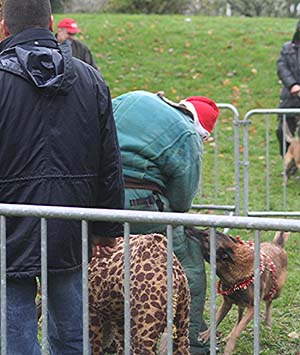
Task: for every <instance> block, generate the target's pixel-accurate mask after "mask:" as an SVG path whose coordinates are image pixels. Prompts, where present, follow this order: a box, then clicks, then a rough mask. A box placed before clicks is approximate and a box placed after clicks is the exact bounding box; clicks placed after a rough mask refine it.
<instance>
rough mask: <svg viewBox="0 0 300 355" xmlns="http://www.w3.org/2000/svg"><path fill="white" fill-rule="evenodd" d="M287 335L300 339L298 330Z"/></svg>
mask: <svg viewBox="0 0 300 355" xmlns="http://www.w3.org/2000/svg"><path fill="white" fill-rule="evenodd" d="M288 337H289V338H291V339H300V333H299V332H291V333H289V335H288ZM298 354H299V353H298ZM295 355H297V354H295Z"/></svg>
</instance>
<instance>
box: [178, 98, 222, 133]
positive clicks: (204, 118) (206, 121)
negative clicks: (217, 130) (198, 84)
mask: <svg viewBox="0 0 300 355" xmlns="http://www.w3.org/2000/svg"><path fill="white" fill-rule="evenodd" d="M182 103H183V104H185V103H187V105H186V106H187V108H190V105H189V103H190V104H192V105H193V108H194V110H195V111H196V114H197V117H198V120H199V122H200V124H201V126H202V127H203V128H204V129H205V130H206V131H208V132H209V133H211V132H212V130H213V129H214V126H215V123H216V121H217V118H218V116H219V109H218V107H217V105H216V103H215V102H214V101H213V100H211V99H209V98H207V97H204V96H191V97H188V98H186V99H185V100H183V101H182Z"/></svg>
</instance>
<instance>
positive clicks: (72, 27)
mask: <svg viewBox="0 0 300 355" xmlns="http://www.w3.org/2000/svg"><path fill="white" fill-rule="evenodd" d="M57 28H65V29H66V30H67V31H68V33H71V34H75V33H78V32H80V30H79V28H78V25H77V23H76V22H75V21H74V20H73V19H72V18H64V19H62V20H61V21H59V23H58V24H57Z"/></svg>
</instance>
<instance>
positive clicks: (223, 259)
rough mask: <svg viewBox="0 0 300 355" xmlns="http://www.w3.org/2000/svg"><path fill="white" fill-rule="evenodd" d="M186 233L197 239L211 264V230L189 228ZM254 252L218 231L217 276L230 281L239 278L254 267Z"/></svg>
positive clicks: (205, 257)
mask: <svg viewBox="0 0 300 355" xmlns="http://www.w3.org/2000/svg"><path fill="white" fill-rule="evenodd" d="M186 233H187V234H188V235H189V236H191V237H192V238H197V239H198V240H199V242H200V244H201V247H202V254H203V257H204V259H205V260H206V261H207V262H210V231H209V229H204V230H200V229H196V228H187V229H186ZM253 257H254V256H253V251H252V250H250V248H249V247H248V246H247V245H246V244H243V243H242V242H241V241H240V240H239V239H237V238H234V237H232V236H230V235H227V234H224V233H222V232H219V231H216V269H217V275H218V276H219V277H220V278H221V279H223V280H225V279H226V280H227V281H228V282H229V281H230V279H231V278H233V279H235V278H237V277H238V275H237V274H238V273H240V272H241V271H246V270H245V269H247V268H248V267H249V269H251V268H252V267H253V260H254V259H253Z"/></svg>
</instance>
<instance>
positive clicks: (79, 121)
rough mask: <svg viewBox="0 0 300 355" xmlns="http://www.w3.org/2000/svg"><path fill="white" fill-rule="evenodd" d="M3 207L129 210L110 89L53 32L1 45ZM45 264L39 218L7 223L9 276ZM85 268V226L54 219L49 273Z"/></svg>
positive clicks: (108, 231)
mask: <svg viewBox="0 0 300 355" xmlns="http://www.w3.org/2000/svg"><path fill="white" fill-rule="evenodd" d="M0 202H1V203H20V204H39V205H58V206H80V207H97V208H116V209H121V208H123V204H124V192H123V178H122V171H121V165H120V153H119V146H118V141H117V135H116V129H115V123H114V119H113V114H112V107H111V100H110V94H109V90H108V88H107V86H106V84H105V82H104V80H103V78H102V77H101V75H100V74H99V73H98V72H97V71H96V70H94V69H93V68H92V67H91V66H89V65H87V64H85V63H83V62H81V61H80V60H77V59H75V58H72V56H71V49H70V47H69V45H68V44H67V43H65V44H63V45H61V46H58V44H57V41H56V39H55V37H54V35H53V34H52V33H51V32H50V31H48V30H43V29H28V30H25V31H23V32H21V33H19V34H17V35H14V36H11V37H9V38H7V39H6V40H4V41H2V42H1V43H0ZM89 231H90V234H92V233H93V234H95V235H99V236H104V237H105V236H107V237H116V236H119V235H120V234H121V233H122V226H121V225H119V224H117V223H109V222H94V223H92V224H90V228H89ZM90 241H91V238H90ZM40 266H41V257H40V220H39V219H38V218H8V219H7V271H8V277H31V276H36V275H39V274H40ZM80 267H81V223H80V221H64V220H61V219H54V220H53V219H49V220H48V270H49V272H56V271H57V272H59V271H66V270H74V269H77V268H80Z"/></svg>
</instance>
